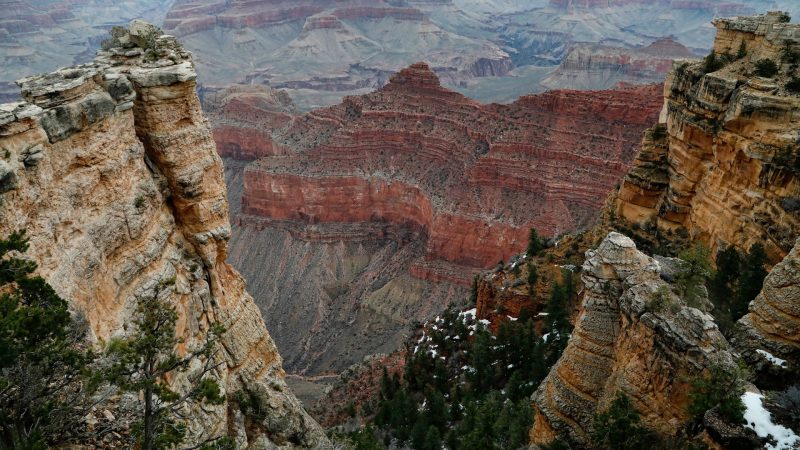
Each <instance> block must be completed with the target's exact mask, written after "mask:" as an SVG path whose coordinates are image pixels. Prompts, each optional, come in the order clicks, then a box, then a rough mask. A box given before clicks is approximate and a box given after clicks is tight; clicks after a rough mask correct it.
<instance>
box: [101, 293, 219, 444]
mask: <svg viewBox="0 0 800 450" xmlns="http://www.w3.org/2000/svg"><path fill="white" fill-rule="evenodd" d="M174 283H175V280H174V279H170V280H165V281H163V282H161V283H159V285H158V287H157V288H156V290H155V293H154V294H153V295H152V296H148V297H146V298H144V299H141V300H140V301H139V302H138V304H137V306H136V310H135V319H134V320H133V331H132V333H131V334H130V336H129V337H127V338H124V339H115V340H113V341H112V342H111V343H110V344H109V347H108V350H107V353H108V356H109V358H110V359H111V360H112V361H113V363H112V366H111V368H110V369H109V371H108V372H109V373H108V375H109V378H110V379H111V380H112V381H113V382H114V384H116V385H117V386H119V388H120V389H121V390H122V391H127V392H132V393H136V394H138V395H139V397H140V399H141V400H140V402H141V404H142V409H141V410H140V411H139V415H140V419H139V422H138V423H137V425H136V427H135V428H134V431H135V432H136V435H137V440H138V446H139V447H140V448H142V449H143V450H153V449H161V448H171V447H173V446H175V445H177V444H179V443H180V442H182V441H183V439H184V435H185V432H186V428H185V426H184V425H183V424H182V423H180V422H179V421H178V420H177V416H178V410H179V409H180V408H181V407H182V406H184V405H186V404H187V403H188V402H192V401H195V402H207V403H210V404H221V403H222V402H223V401H224V398H223V397H222V396H221V394H220V388H219V385H218V384H217V382H216V380H214V379H213V378H212V377H211V372H213V370H214V369H215V368H216V367H217V366H218V364H216V365H215V364H214V356H215V353H216V350H215V349H216V347H217V340H218V339H219V337H220V336H221V335H222V333H223V332H224V330H223V329H222V327H221V326H218V325H215V326H213V327H212V328H211V330H210V331H209V333H208V337H207V340H206V342H205V343H204V345H203V346H201V347H200V348H198V349H195V350H192V351H189V352H188V354H187V355H185V356H183V357H180V356H178V355H177V353H176V351H175V347H176V346H177V345H178V344H179V343H181V341H180V340H179V339H178V338H177V337H176V336H175V322H176V321H177V319H178V313H177V311H176V309H175V307H174V306H172V305H170V304H168V303H167V301H168V299H169V297H170V295H171V293H172V291H173V285H174ZM197 359H199V360H201V361H203V362H204V366H203V369H202V370H201V371H199V373H197V374H195V375H193V376H191V377H190V379H189V381H190V382H191V387H190V388H189V389H188V390H187V391H186V392H185V393H182V394H181V393H178V392H175V391H173V390H172V389H171V388H170V387H169V385H168V384H167V379H168V378H172V377H174V376H176V375H177V374H179V373H182V372H186V371H187V370H188V368H189V365H190V364H191V362H192V361H193V360H197Z"/></svg>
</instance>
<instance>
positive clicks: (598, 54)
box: [542, 38, 693, 89]
mask: <svg viewBox="0 0 800 450" xmlns="http://www.w3.org/2000/svg"><path fill="white" fill-rule="evenodd" d="M692 56H693V55H692V52H691V51H689V49H687V48H686V47H684V46H683V45H681V44H680V43H678V42H676V41H673V40H672V39H669V38H665V39H659V40H657V41H656V42H653V43H652V44H650V45H649V46H647V47H644V48H641V49H630V48H623V47H612V46H608V45H601V44H585V43H583V44H575V45H573V46H572V47H571V48H570V50H569V52H568V53H567V56H566V58H564V61H562V62H561V65H560V66H559V67H558V69H556V70H555V71H554V72H553V73H552V74H551V75H549V76H548V77H547V78H545V79H544V80H543V81H542V85H544V86H547V87H549V88H551V89H559V88H560V89H610V88H612V87H614V86H615V85H616V84H617V83H620V82H625V83H636V84H646V83H662V82H663V81H664V77H665V76H666V74H667V72H669V70H670V69H671V68H672V62H673V61H674V60H676V59H682V58H691V57H692Z"/></svg>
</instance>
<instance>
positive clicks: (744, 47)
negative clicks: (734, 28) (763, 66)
mask: <svg viewBox="0 0 800 450" xmlns="http://www.w3.org/2000/svg"><path fill="white" fill-rule="evenodd" d="M746 56H747V43H745V42H744V40H742V43H741V44H739V51H738V52H736V59H743V58H744V57H746Z"/></svg>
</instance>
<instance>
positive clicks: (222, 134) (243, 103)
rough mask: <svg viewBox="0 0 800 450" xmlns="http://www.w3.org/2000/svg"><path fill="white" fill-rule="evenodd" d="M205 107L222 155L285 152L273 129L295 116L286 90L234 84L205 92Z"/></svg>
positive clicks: (253, 156)
mask: <svg viewBox="0 0 800 450" xmlns="http://www.w3.org/2000/svg"><path fill="white" fill-rule="evenodd" d="M203 109H204V110H205V111H206V114H207V115H208V117H209V120H210V121H211V123H212V125H213V129H214V141H215V142H216V144H217V151H218V152H219V154H220V156H227V157H232V158H235V159H239V160H248V161H251V160H254V159H258V158H260V157H262V156H267V155H275V154H279V153H280V152H281V149H280V148H277V147H276V146H275V145H274V144H273V142H272V134H271V133H270V130H274V129H277V128H281V127H284V126H286V125H287V124H288V123H289V122H291V120H292V118H293V117H294V116H295V109H294V104H293V103H292V101H291V99H289V97H288V96H287V95H285V93H282V92H279V91H274V90H272V89H269V88H267V87H264V86H236V85H234V86H232V87H229V88H227V89H223V90H221V91H218V92H205V93H204V100H203Z"/></svg>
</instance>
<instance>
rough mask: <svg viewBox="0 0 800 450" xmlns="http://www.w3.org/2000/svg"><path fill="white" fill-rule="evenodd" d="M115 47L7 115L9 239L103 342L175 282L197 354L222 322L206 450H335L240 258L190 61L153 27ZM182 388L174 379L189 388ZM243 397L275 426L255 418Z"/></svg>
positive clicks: (123, 35)
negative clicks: (223, 449)
mask: <svg viewBox="0 0 800 450" xmlns="http://www.w3.org/2000/svg"><path fill="white" fill-rule="evenodd" d="M113 35H114V37H113V39H112V40H110V41H109V42H108V45H106V46H105V48H106V50H104V51H101V52H98V55H97V58H96V59H95V60H94V62H92V63H90V64H86V65H82V66H76V67H70V68H66V69H61V70H58V71H56V72H53V73H50V74H46V75H40V76H35V77H30V78H25V79H23V80H20V81H19V82H18V83H19V85H20V87H21V88H22V95H23V98H24V99H25V102H22V103H14V104H6V105H0V149H1V150H2V151H0V216H1V217H3V220H2V221H0V235H8V234H9V233H11V232H13V231H15V230H19V229H24V230H27V232H28V235H29V236H30V238H31V247H30V250H29V252H28V254H29V255H30V256H31V257H33V258H34V259H35V260H36V261H37V262H38V264H39V273H40V274H41V275H42V276H43V277H44V278H45V279H47V281H48V282H49V283H50V284H52V286H53V287H54V288H55V289H56V291H57V292H58V293H59V294H60V295H61V296H63V297H64V298H66V299H68V300H69V302H70V305H71V308H72V309H73V310H74V311H76V312H80V313H82V314H83V315H84V316H85V317H86V319H87V321H88V325H89V328H90V333H91V337H92V338H93V339H94V340H96V341H97V342H107V341H108V340H109V339H110V338H112V337H114V336H117V335H120V334H123V333H125V324H126V323H128V322H130V316H131V313H132V311H133V308H134V305H135V304H136V302H137V299H140V298H145V297H147V296H152V295H154V290H155V289H157V286H158V285H159V283H161V282H163V281H164V280H175V286H176V289H175V292H174V293H172V294H171V297H170V299H171V301H172V303H173V304H174V306H175V307H176V308H177V311H178V314H179V318H178V324H177V332H178V334H179V335H180V336H179V337H180V338H181V339H182V340H183V342H185V344H186V345H187V346H190V345H193V344H194V343H198V342H204V341H205V339H206V334H207V333H208V330H209V329H210V327H211V326H212V325H213V324H215V323H221V324H223V325H224V326H225V327H226V328H227V332H226V334H225V335H224V337H223V339H222V347H223V351H220V352H219V353H217V354H216V355H215V358H218V359H219V363H220V365H219V366H218V368H217V369H216V373H215V375H216V376H217V377H218V379H219V380H220V384H221V385H222V386H223V388H224V393H225V395H226V397H227V399H228V401H226V402H225V403H223V404H222V405H219V406H212V407H204V408H201V407H200V406H199V405H195V406H194V407H193V409H192V413H191V417H192V419H191V421H190V422H189V423H188V424H187V425H188V431H189V439H190V440H191V442H194V443H197V442H203V441H204V440H206V439H207V438H214V437H218V436H221V435H226V436H230V437H232V438H234V439H235V440H236V443H237V447H238V448H254V449H255V448H275V447H276V446H280V448H327V447H328V446H329V444H328V441H327V438H326V437H325V435H324V433H323V431H322V429H321V428H320V427H319V425H317V424H316V423H315V422H314V421H313V420H312V419H311V418H310V417H309V416H308V415H307V414H306V413H305V412H304V410H303V408H302V407H301V405H300V403H299V402H298V401H297V400H296V399H295V397H294V395H293V394H292V393H291V392H290V391H289V389H288V388H287V386H286V384H285V382H284V373H283V369H282V368H281V357H280V355H279V354H278V352H277V349H276V348H275V345H274V343H273V341H272V339H271V338H270V336H269V334H268V333H267V330H266V328H265V326H264V322H263V319H262V318H261V314H260V312H259V309H258V308H257V307H256V305H255V304H254V303H253V301H252V298H251V297H250V295H248V293H247V292H246V291H245V285H244V281H243V280H242V279H241V277H240V276H239V275H238V274H237V273H236V272H235V271H234V270H233V269H232V268H231V266H229V265H228V264H227V263H226V262H225V259H226V255H227V241H228V238H229V237H230V223H229V218H228V204H227V200H226V190H225V184H224V182H223V171H222V164H221V160H220V158H219V156H218V155H217V152H216V148H215V146H214V142H213V140H212V138H211V131H210V129H209V126H208V123H207V121H206V119H205V117H204V116H203V114H202V112H201V110H200V104H199V100H198V98H197V96H196V94H195V78H196V75H195V71H194V66H193V64H192V59H191V55H190V54H189V53H187V52H185V51H184V50H183V49H182V48H181V46H180V45H179V44H178V42H177V41H176V40H175V38H173V37H170V36H164V35H162V34H161V33H160V30H158V29H157V28H155V27H153V26H151V25H148V24H145V23H143V22H140V21H134V22H132V23H131V26H130V30H122V29H115V31H114V32H113ZM197 366H201V364H199V363H198V364H197ZM193 367H195V366H193ZM195 370H200V369H199V368H195ZM191 375H192V374H191V373H187V374H186V376H191ZM183 382H184V378H182V377H178V378H177V379H175V380H173V383H174V384H175V387H176V389H178V390H179V391H180V390H181V388H182V386H183ZM239 392H245V393H248V394H250V395H251V398H253V399H256V401H258V402H260V403H262V407H260V408H258V409H259V410H260V411H262V412H263V413H264V414H262V415H261V416H259V417H248V416H246V415H244V414H243V413H242V411H240V408H238V407H237V406H236V402H235V401H234V400H233V399H234V398H235V397H236V395H237V393H239Z"/></svg>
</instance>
